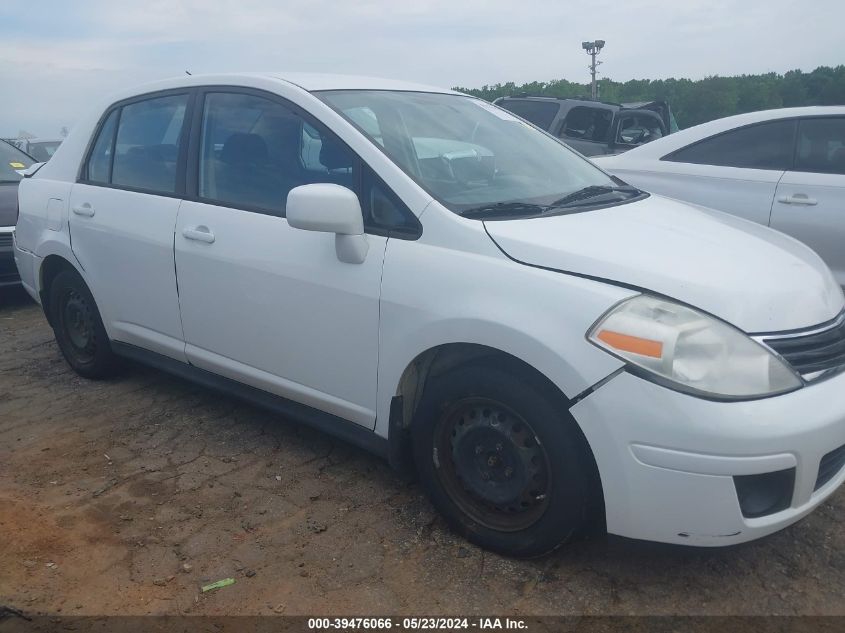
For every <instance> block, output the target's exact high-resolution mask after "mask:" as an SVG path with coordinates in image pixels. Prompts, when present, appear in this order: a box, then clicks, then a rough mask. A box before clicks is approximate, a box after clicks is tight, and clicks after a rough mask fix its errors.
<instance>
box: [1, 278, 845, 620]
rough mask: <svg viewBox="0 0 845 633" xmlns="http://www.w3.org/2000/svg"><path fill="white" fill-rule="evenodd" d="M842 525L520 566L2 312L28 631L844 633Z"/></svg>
mask: <svg viewBox="0 0 845 633" xmlns="http://www.w3.org/2000/svg"><path fill="white" fill-rule="evenodd" d="M843 520H845V490H840V491H839V492H838V493H836V494H835V495H834V496H833V497H832V498H831V499H830V500H829V502H828V503H825V504H824V505H823V506H822V507H820V508H819V509H818V510H817V511H816V512H815V513H813V514H812V515H811V516H810V517H809V518H807V519H806V520H804V521H802V522H800V523H798V524H797V525H795V526H793V527H791V528H790V529H787V530H785V531H783V532H781V533H779V534H776V535H774V536H772V537H769V538H767V539H764V540H762V541H758V542H755V543H751V544H747V545H743V546H739V547H733V548H729V549H719V550H699V549H692V548H683V547H671V546H663V545H655V544H648V543H641V542H635V541H628V540H625V539H619V538H613V537H601V538H595V539H593V540H591V541H589V542H582V543H578V544H575V545H572V546H569V547H567V548H564V549H563V550H561V551H559V552H557V553H555V554H554V555H552V556H549V557H546V558H543V559H539V560H532V561H518V560H510V559H507V558H503V557H500V556H497V555H494V554H490V553H487V552H484V551H481V550H479V549H478V548H476V547H474V546H472V545H470V544H468V543H466V542H465V541H463V540H462V539H461V538H458V537H456V536H454V535H453V534H451V533H450V532H449V531H448V529H447V528H446V527H445V525H444V523H443V521H442V520H441V519H440V518H439V517H438V516H437V515H436V514H435V512H434V510H433V509H432V507H431V506H430V504H429V503H428V501H427V500H426V498H425V496H424V495H423V493H422V491H421V489H420V488H419V487H418V486H417V485H416V484H407V483H403V482H402V481H401V480H400V479H399V478H398V477H396V476H394V474H393V473H392V472H391V470H390V469H389V467H388V466H387V465H386V464H385V463H384V462H383V461H381V460H379V459H377V458H375V457H372V456H370V455H368V454H366V453H364V452H362V451H359V450H357V449H354V448H352V447H350V446H348V445H345V444H343V443H342V442H338V441H335V440H334V439H332V438H330V437H328V436H326V435H323V434H321V433H318V432H315V431H311V430H309V429H307V428H304V427H300V426H296V425H294V424H292V423H290V422H287V421H285V420H284V419H279V418H278V417H277V416H274V415H272V414H268V413H267V412H265V411H263V410H260V409H256V408H253V407H251V406H249V405H246V404H243V403H242V402H239V401H237V400H233V399H231V398H228V397H223V396H221V395H219V394H217V393H215V392H213V391H209V390H207V389H203V388H199V387H196V386H194V385H192V384H189V383H187V382H184V381H182V380H178V379H175V378H172V377H170V376H168V375H165V374H161V373H158V372H155V371H152V370H149V369H145V368H142V367H137V366H131V367H129V368H127V370H126V371H125V372H124V374H123V375H122V376H121V377H120V378H117V379H114V380H111V381H107V382H91V381H87V380H84V379H81V378H79V377H77V376H76V375H75V374H73V373H72V372H71V371H70V369H69V368H68V366H67V365H66V364H65V362H64V361H63V359H62V358H61V356H60V354H59V351H58V348H57V347H56V345H55V343H54V341H53V336H52V332H51V330H50V328H49V327H48V326H47V323H46V321H45V319H44V317H43V315H42V314H41V312H40V309H39V308H38V307H37V306H36V305H34V304H33V303H31V302H30V301H29V300H28V298H26V297H25V296H24V295H23V294H22V293H15V294H14V295H13V296H11V297H8V296H7V298H6V303H5V305H3V306H2V307H0V605H8V606H12V607H16V608H18V609H21V610H23V611H25V612H28V613H41V614H44V613H48V614H59V613H61V614H63V615H64V614H73V615H103V614H213V615H221V614H240V615H246V614H251V615H252V614H273V613H284V614H361V615H373V614H376V613H381V614H393V615H399V614H408V613H415V614H446V615H448V614H458V613H460V614H467V615H471V614H513V615H529V614H530V615H540V614H549V615H551V614H566V615H573V614H598V613H603V614H690V615H692V614H748V615H750V614H828V615H833V614H837V615H842V614H845V600H843V595H845V529H843ZM228 577H232V578H234V579H235V580H236V582H235V584H234V585H231V586H228V587H224V588H222V589H219V590H217V591H213V592H208V593H201V592H200V587H201V586H202V585H203V584H205V583H207V582H209V581H215V580H219V579H222V578H228Z"/></svg>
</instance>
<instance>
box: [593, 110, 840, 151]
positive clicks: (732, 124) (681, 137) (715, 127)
mask: <svg viewBox="0 0 845 633" xmlns="http://www.w3.org/2000/svg"><path fill="white" fill-rule="evenodd" d="M831 115H839V116H845V106H804V107H800V108H778V109H776V110H760V111H759V112H747V113H745V114H735V115H733V116H728V117H724V118H722V119H716V120H714V121H708V122H707V123H701V124H700V125H695V126H693V127H690V128H686V129H684V130H679V131H677V132H675V133H673V134H669V135H668V136H664V137H663V138H659V139H657V140H655V141H652V142H651V143H646V144H645V145H640V146H639V147H635V148H633V149H631V150H628V151H627V152H624V153H622V154H619V155H618V156H614V157H612V161H613V162H617V161H619V162H623V161H625V160H635V159H640V158H660V157H663V156H665V155H666V154H669V153H671V152H674V151H675V150H678V149H681V148H682V147H686V146H687V145H690V144H692V143H695V142H697V141H700V140H702V139H705V138H709V137H711V136H714V135H716V134H720V133H722V132H727V131H728V130H733V129H734V128H739V127H743V126H745V125H751V124H753V123H763V122H765V121H777V120H778V119H793V118H797V117H814V116H831ZM608 160H610V159H608Z"/></svg>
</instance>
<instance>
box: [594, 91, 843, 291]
mask: <svg viewBox="0 0 845 633" xmlns="http://www.w3.org/2000/svg"><path fill="white" fill-rule="evenodd" d="M594 161H595V163H596V164H597V165H599V166H600V167H602V168H603V169H605V170H606V171H608V172H610V173H612V174H614V175H616V176H618V177H619V178H621V179H622V180H624V181H625V182H628V183H630V184H632V185H634V186H636V187H640V188H642V189H645V190H646V191H650V192H652V193H658V194H662V195H664V196H668V197H671V198H677V199H679V200H684V201H686V202H692V203H695V204H700V205H703V206H706V207H711V208H714V209H718V210H720V211H726V212H728V213H732V214H734V215H738V216H740V217H743V218H747V219H749V220H753V221H754V222H759V223H760V224H765V225H768V226H770V227H772V228H774V229H777V230H779V231H783V232H784V233H787V234H788V235H791V236H793V237H795V238H797V239H799V240H801V241H802V242H804V243H805V244H807V245H809V246H810V247H812V248H813V249H814V250H815V251H816V252H817V253H818V254H819V255H821V257H822V259H824V260H825V262H826V263H827V265H828V266H830V268H831V269H832V270H833V274H834V276H835V277H836V279H837V281H838V282H839V284H840V285H842V286H845V106H824V107H822V106H813V107H807V108H783V109H780V110H765V111H763V112H751V113H748V114H739V115H737V116H732V117H727V118H724V119H719V120H717V121H710V122H709V123H704V124H702V125H697V126H695V127H692V128H689V129H687V130H683V131H681V132H677V133H675V134H671V135H669V136H667V137H665V138H662V139H659V140H657V141H654V142H653V143H649V144H647V145H642V146H640V147H637V148H635V149H632V150H631V151H628V152H625V153H624V154H620V155H618V156H606V157H604V156H603V157H596V158H595V159H594Z"/></svg>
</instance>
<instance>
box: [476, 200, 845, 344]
mask: <svg viewBox="0 0 845 633" xmlns="http://www.w3.org/2000/svg"><path fill="white" fill-rule="evenodd" d="M484 224H485V228H486V229H487V233H488V234H489V235H490V237H491V238H492V239H493V241H494V242H495V243H496V244H497V245H498V246H499V248H501V249H502V251H504V253H505V254H506V255H508V256H509V257H510V258H512V259H514V260H517V261H519V262H522V263H525V264H529V265H533V266H541V267H543V268H550V269H554V270H558V271H561V272H567V273H573V274H578V275H583V276H587V277H593V278H597V279H600V280H603V281H608V282H610V283H619V284H622V285H626V286H633V287H635V288H637V289H642V290H644V291H651V292H654V293H657V294H661V295H665V296H667V297H670V298H673V299H676V300H679V301H682V302H684V303H687V304H689V305H692V306H695V307H698V308H700V309H702V310H705V311H707V312H709V313H711V314H713V315H715V316H718V317H720V318H722V319H724V320H725V321H728V322H729V323H732V324H734V325H735V326H737V327H739V328H740V329H742V330H744V331H745V332H749V333H755V332H778V331H784V330H793V329H800V328H805V327H809V326H812V325H817V324H819V323H823V322H825V321H829V320H830V319H832V318H834V317H835V316H837V315H838V314H839V312H841V311H842V308H843V303H845V298H843V295H842V289H841V288H840V287H839V286H838V284H837V283H836V281H835V280H834V278H833V275H832V274H831V272H830V270H829V269H828V268H827V266H826V265H825V264H824V263H823V262H822V260H821V259H820V258H819V257H818V256H817V255H816V254H815V253H814V252H813V251H811V250H810V249H809V248H808V247H806V246H804V245H803V244H801V243H800V242H798V241H796V240H794V239H792V238H790V237H787V236H786V235H783V234H782V233H778V232H777V231H773V230H771V229H769V228H767V227H764V226H761V225H758V224H754V223H752V222H748V221H746V220H742V219H739V218H736V217H734V216H731V215H727V214H724V213H721V212H718V211H714V210H711V209H705V208H703V207H693V206H691V205H687V204H684V203H680V202H676V201H674V200H670V199H668V198H663V197H660V196H655V195H651V196H649V197H648V198H646V199H643V200H640V201H637V202H631V203H628V204H622V205H618V206H614V207H609V208H605V209H597V210H592V211H586V212H582V213H573V214H568V215H558V216H549V217H541V218H533V219H524V220H505V221H486V222H485V223H484Z"/></svg>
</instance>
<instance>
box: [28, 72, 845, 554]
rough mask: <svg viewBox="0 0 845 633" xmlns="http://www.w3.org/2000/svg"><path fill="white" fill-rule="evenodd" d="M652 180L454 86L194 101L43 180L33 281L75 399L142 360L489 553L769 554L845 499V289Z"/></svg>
mask: <svg viewBox="0 0 845 633" xmlns="http://www.w3.org/2000/svg"><path fill="white" fill-rule="evenodd" d="M804 116H805V115H804V114H803V113H802V114H801V115H799V116H798V117H797V120H791V122H790V123H789V125H792V126H793V130H795V132H794V134H795V135H797V137H798V138H799V139H800V138H804V137H802V136H801V132H800V130H802V129H804V128H805V127H806V126H807V123H805V121H804ZM813 125H815V123H814V122H813V121H810V128H807V129H814V128H813V127H812V126H813ZM567 129H568V128H567ZM579 129H580V128H579ZM713 129H714V130H715V128H713ZM714 133H715V132H714ZM693 134H694V133H693V132H688V133H686V134H685V133H683V132H680V133H677V134H673V135H670V136H668V137H667V138H665V139H659V140H655V141H654V142H652V143H648V144H646V145H643V146H642V147H641V148H638V149H635V150H632V151H631V152H630V153H629V155H632V156H636V154H635V152H646V153H647V154H645V155H647V156H651V154H650V153H648V152H650V150H651V149H652V148H659V147H660V144H661V143H664V144H665V143H671V152H678V151H684V148H686V147H687V145H688V144H689V143H691V142H692V141H693ZM805 135H806V137H807V138H808V139H809V140H808V141H806V142H807V143H809V149H807V150H806V152H807V153H808V154H807V155H808V156H810V155H812V156H816V153H817V149H816V147H815V145H814V143H815V142H816V141H815V140H814V139H816V136H815V133H814V132H810V133H807V134H805ZM796 143H797V144H796V145H794V147H795V148H796V149H795V152H794V154H795V155H794V156H793V158H792V160H793V161H795V160H803V158H802V157H803V156H804V154H803V152H804V151H805V150H804V149H803V148H804V145H803V144H802V143H804V141H800V140H799V141H797V142H796ZM664 147H669V146H667V145H664ZM693 147H696V146H693ZM790 147H793V146H790ZM740 149H741V150H742V151H738V153H739V155H744V153H743V152H744V151H745V147H744V146H743V147H741V148H740ZM781 150H782V151H783V155H781V154H777V155H776V157H782V158H784V159H785V160H788V158H789V148H786V149H784V148H781ZM837 151H838V146H833V145H830V144H828V146H827V153H826V154H825V153H824V152H821V153H819V154H818V157H817V158H818V159H819V160H821V158H825V157H826V159H827V160H830V161H833V162H834V163H835V161H836V160H838V158H836V157H837V156H838V153H837ZM658 153H659V152H658ZM667 153H668V152H667ZM768 153H771V152H768ZM665 156H666V154H660V156H659V157H658V158H657V159H655V160H657V161H658V162H660V158H663V157H665ZM623 158H624V156H623ZM664 162H666V161H664ZM669 162H671V161H669ZM695 164H696V165H697V167H698V168H701V169H704V167H703V166H702V165H701V164H700V163H695ZM794 166H795V165H794V164H790V165H788V166H784V164H781V163H778V165H776V167H777V168H779V169H780V168H782V169H781V171H782V173H781V176H780V177H779V178H778V182H780V181H782V180H783V178H784V177H786V174H787V173H791V172H788V171H787V169H792V168H794ZM608 167H611V165H610V164H608ZM740 168H742V169H748V170H749V171H753V172H754V173H756V172H757V171H765V169H763V170H760V169H759V166H758V167H740ZM646 171H647V170H643V172H646ZM800 173H804V172H800ZM752 175H753V174H752ZM632 180H633V186H632V185H631V184H627V183H624V182H623V181H622V180H620V179H619V178H618V177H611V176H610V175H608V174H607V173H605V172H603V171H602V170H600V169H598V168H597V167H596V166H595V165H593V164H592V163H590V162H589V161H588V160H586V159H585V158H583V157H582V156H581V155H580V154H578V153H577V152H575V151H573V150H571V149H570V148H568V147H567V146H566V145H564V144H563V143H561V142H559V141H558V140H557V139H555V138H552V137H551V136H550V135H548V134H546V133H544V132H542V131H540V130H538V129H537V128H536V127H534V126H533V125H530V124H528V123H526V122H525V121H524V120H523V119H521V118H519V117H517V116H515V115H514V114H512V113H511V112H509V111H508V110H506V109H502V108H499V107H497V106H495V105H491V104H489V103H487V102H484V101H481V100H479V99H475V98H472V97H468V96H465V95H461V94H458V93H455V92H452V91H449V90H441V89H437V88H431V87H427V86H419V85H415V84H408V83H405V82H398V81H387V80H377V79H370V78H355V77H337V76H323V75H298V76H286V77H281V76H277V75H272V74H254V75H215V76H205V77H202V76H192V77H181V78H178V79H175V80H171V81H166V82H161V83H158V84H155V85H151V86H146V87H143V88H140V89H138V90H135V91H128V92H126V93H124V94H122V95H119V96H117V97H116V98H114V99H111V100H109V101H108V102H107V103H103V104H102V105H101V106H100V107H98V108H96V109H94V110H93V111H92V112H91V113H90V114H89V115H88V116H87V117H85V118H84V119H83V120H82V121H81V122H80V123H79V124H78V125H77V126H76V128H75V130H74V131H73V132H72V133H71V135H70V136H69V137H68V138H67V139H66V141H65V142H64V143H63V145H62V146H61V148H60V149H59V150H58V151H57V152H56V154H55V156H54V157H53V158H52V159H51V160H50V161H49V162H48V163H46V165H44V166H43V167H41V168H40V169H39V170H38V171H37V172H36V173H34V174H33V175H31V176H30V177H27V178H25V179H24V181H23V183H22V185H21V186H20V217H19V218H18V222H17V229H16V232H15V257H16V260H17V266H18V269H19V270H20V274H21V278H22V283H23V286H24V288H25V289H26V290H27V292H29V294H30V295H31V296H32V297H33V298H34V299H35V300H36V301H38V302H39V303H40V304H41V306H42V307H43V309H44V312H45V314H46V316H47V319H48V321H49V323H50V325H51V326H52V327H53V330H54V332H55V336H56V339H57V342H58V345H59V348H60V349H61V351H62V353H63V355H64V357H65V358H66V359H67V362H68V363H69V364H70V366H71V367H72V368H73V369H74V370H75V371H76V372H78V373H79V374H80V375H82V376H85V377H88V378H100V377H103V376H107V375H109V374H110V373H111V372H112V371H113V369H114V367H115V365H116V363H117V362H118V358H120V357H125V358H130V359H135V360H138V361H142V362H146V363H149V364H151V365H153V366H155V367H158V368H160V369H162V370H166V371H170V372H173V373H176V374H178V375H181V376H185V377H187V378H190V379H193V380H197V381H199V382H201V383H202V384H205V385H208V386H213V387H216V388H219V389H222V390H225V391H228V392H231V393H235V394H237V395H240V396H241V397H243V398H246V399H249V400H252V401H254V402H257V403H259V404H262V405H264V406H267V407H270V408H271V409H273V410H275V411H280V412H283V413H285V414H286V415H288V416H292V417H295V418H298V419H300V420H302V421H303V422H306V423H310V424H313V425H315V426H317V427H318V428H322V429H324V430H326V431H328V432H332V433H335V434H337V435H339V436H340V437H343V438H345V439H346V440H348V441H350V442H353V443H356V444H358V445H359V446H362V447H365V448H367V449H369V450H372V451H374V452H376V453H378V454H381V455H384V456H385V457H387V458H388V459H389V460H390V462H391V463H392V464H393V465H394V466H396V467H397V468H406V469H407V468H414V469H415V470H416V472H417V473H418V475H419V477H420V479H421V481H422V483H423V485H424V486H425V488H426V490H427V491H428V493H429V495H430V496H431V498H432V500H433V502H434V504H435V506H436V507H437V508H438V509H439V510H440V511H441V512H442V513H443V515H444V516H445V517H446V518H447V520H448V521H449V523H450V524H451V525H452V526H453V527H454V528H455V529H456V530H458V531H460V532H461V533H462V534H465V535H466V536H467V537H468V538H469V539H471V540H473V541H474V542H476V543H479V544H481V545H483V546H485V547H488V548H491V549H495V550H498V551H501V552H505V553H508V554H512V555H520V556H528V555H536V554H540V553H543V552H546V551H549V550H550V549H553V548H555V547H557V546H558V545H560V544H561V543H564V542H567V541H569V540H571V539H572V538H574V537H575V536H576V535H577V534H579V533H581V532H582V531H583V530H585V529H587V528H588V527H589V526H590V525H594V524H604V525H606V527H607V530H608V531H609V532H611V533H614V534H620V535H624V536H629V537H634V538H641V539H649V540H655V541H663V542H669V543H681V544H691V545H706V546H717V545H728V544H733V543H739V542H743V541H748V540H750V539H754V538H757V537H760V536H763V535H766V534H769V533H771V532H774V531H776V530H778V529H780V528H782V527H784V526H786V525H789V524H790V523H793V522H794V521H797V520H798V519H800V518H801V517H803V516H805V515H806V514H807V513H809V512H810V511H812V510H813V508H815V507H816V506H818V505H819V504H820V503H822V502H823V501H824V500H825V499H826V498H827V497H829V496H830V495H831V494H832V493H833V492H834V490H835V489H836V488H837V487H838V486H839V485H840V484H841V483H842V482H843V480H845V371H843V370H845V296H843V292H842V289H841V288H840V286H839V284H838V283H837V281H836V279H835V278H834V276H833V275H832V274H831V272H830V270H829V269H828V267H827V266H826V265H825V264H824V263H823V262H822V260H821V259H820V258H819V257H818V255H816V254H815V253H814V252H813V251H812V250H810V249H809V248H808V247H807V246H805V245H803V244H801V243H799V242H797V241H795V240H793V239H791V238H789V237H787V236H785V235H783V234H781V233H778V232H776V231H773V230H771V229H769V228H767V227H765V226H760V225H759V224H755V223H751V222H747V221H745V220H741V219H738V218H733V217H731V216H730V215H726V214H723V213H719V212H716V211H712V210H708V209H706V208H703V207H701V206H690V205H688V204H685V203H683V202H680V201H677V200H671V199H669V198H666V197H662V196H658V195H651V194H649V193H647V190H648V189H649V186H647V185H645V184H643V185H642V186H643V187H644V189H640V188H639V185H638V184H637V182H638V181H637V180H636V179H632ZM802 192H803V193H806V194H807V197H808V198H809V197H810V195H812V196H813V197H818V198H819V200H821V195H820V194H818V193H813V192H808V191H804V190H797V189H796V190H793V189H789V190H784V191H783V195H785V196H791V197H793V198H796V197H798V194H800V193H802ZM819 206H821V205H819ZM802 208H803V207H802ZM71 236H72V240H71Z"/></svg>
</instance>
